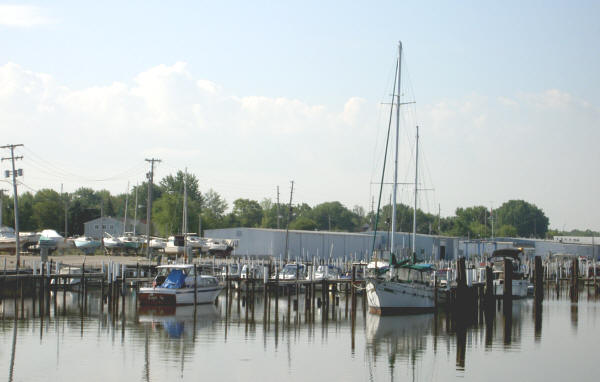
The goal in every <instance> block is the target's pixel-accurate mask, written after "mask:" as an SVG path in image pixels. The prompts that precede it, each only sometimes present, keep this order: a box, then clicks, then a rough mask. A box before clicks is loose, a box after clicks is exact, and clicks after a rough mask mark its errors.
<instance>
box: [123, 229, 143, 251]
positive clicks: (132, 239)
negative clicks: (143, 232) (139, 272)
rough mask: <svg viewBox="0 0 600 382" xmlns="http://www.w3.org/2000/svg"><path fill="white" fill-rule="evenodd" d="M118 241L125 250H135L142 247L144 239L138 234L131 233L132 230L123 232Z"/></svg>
mask: <svg viewBox="0 0 600 382" xmlns="http://www.w3.org/2000/svg"><path fill="white" fill-rule="evenodd" d="M119 241H120V242H121V243H122V244H123V248H124V249H125V250H126V251H137V250H138V249H140V248H142V244H143V243H144V240H142V239H141V238H140V237H139V236H136V235H134V234H133V232H125V234H124V235H123V236H120V237H119Z"/></svg>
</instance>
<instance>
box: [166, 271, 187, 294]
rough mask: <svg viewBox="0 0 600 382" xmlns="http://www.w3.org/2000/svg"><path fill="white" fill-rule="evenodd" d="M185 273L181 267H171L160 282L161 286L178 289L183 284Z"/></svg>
mask: <svg viewBox="0 0 600 382" xmlns="http://www.w3.org/2000/svg"><path fill="white" fill-rule="evenodd" d="M185 278H186V275H185V273H183V270H181V269H173V270H172V271H171V273H169V275H168V276H167V278H166V279H165V282H163V283H162V284H161V286H160V287H161V288H169V289H179V288H181V287H183V285H184V284H185Z"/></svg>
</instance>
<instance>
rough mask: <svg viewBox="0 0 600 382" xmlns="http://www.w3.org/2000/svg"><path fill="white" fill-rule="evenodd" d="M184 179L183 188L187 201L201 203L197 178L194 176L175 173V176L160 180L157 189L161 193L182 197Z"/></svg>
mask: <svg viewBox="0 0 600 382" xmlns="http://www.w3.org/2000/svg"><path fill="white" fill-rule="evenodd" d="M184 178H185V188H186V192H187V197H188V200H194V201H198V202H202V194H201V193H200V188H199V186H198V178H197V177H196V176H195V175H194V174H190V173H187V174H186V173H185V172H183V171H181V170H180V171H177V174H175V175H167V176H165V177H164V178H162V179H161V181H160V184H159V187H160V188H161V191H162V192H166V193H178V194H181V195H183V183H184V182H183V180H184Z"/></svg>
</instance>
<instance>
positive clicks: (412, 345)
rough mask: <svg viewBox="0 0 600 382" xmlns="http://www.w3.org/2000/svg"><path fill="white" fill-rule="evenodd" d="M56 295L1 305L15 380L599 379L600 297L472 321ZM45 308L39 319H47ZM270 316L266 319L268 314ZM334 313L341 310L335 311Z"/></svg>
mask: <svg viewBox="0 0 600 382" xmlns="http://www.w3.org/2000/svg"><path fill="white" fill-rule="evenodd" d="M64 293H66V294H65V296H63V292H62V291H60V292H57V298H56V299H54V298H52V299H50V300H49V301H45V307H44V304H42V305H40V304H39V301H35V300H33V299H24V300H22V301H21V300H19V299H17V300H14V299H4V300H3V301H2V303H1V312H0V315H1V316H2V317H1V319H0V330H1V333H2V334H1V336H0V341H1V346H0V370H1V375H2V378H6V380H8V381H59V380H60V381H77V382H80V381H86V382H87V381H193V380H209V381H251V382H252V381H282V380H289V381H393V380H397V381H399V380H411V381H447V380H454V379H459V380H469V381H507V380H517V381H545V382H546V381H564V380H572V381H596V380H598V376H599V375H600V362H598V345H599V344H600V318H599V317H600V316H599V313H600V303H599V302H598V300H596V298H595V296H594V294H593V292H590V294H589V295H588V294H587V293H582V295H581V296H580V300H579V302H578V303H571V302H570V301H569V299H568V296H560V297H557V296H556V295H555V294H552V295H548V296H547V297H546V299H545V300H544V301H543V303H542V305H541V308H536V307H535V306H534V302H533V300H531V299H525V300H519V301H515V302H513V306H512V311H511V312H510V313H505V311H504V309H500V307H498V308H496V307H494V309H493V310H492V313H488V314H487V315H484V314H483V313H480V314H477V317H473V319H472V320H471V321H470V322H468V323H467V322H465V321H464V319H461V320H457V319H453V317H452V316H451V315H450V314H448V313H445V312H444V311H440V312H438V313H436V314H433V313H432V314H425V315H423V314H422V315H407V316H392V317H379V316H376V315H372V314H370V313H368V312H366V311H364V310H363V308H362V301H361V300H360V297H359V303H358V306H359V310H358V311H357V314H356V318H355V319H354V320H353V319H352V313H351V311H350V312H349V309H346V305H345V304H346V300H345V297H344V295H341V296H340V297H339V305H337V306H335V307H334V308H333V309H332V308H331V307H330V308H329V309H328V314H327V317H325V314H324V312H321V309H320V308H316V309H315V311H314V313H312V314H311V313H310V311H309V312H307V311H306V310H305V309H304V305H303V304H304V300H303V298H302V294H301V295H300V296H301V298H300V303H299V304H298V309H294V308H295V306H294V304H293V298H295V295H294V297H293V298H292V300H291V301H292V304H291V305H292V306H290V305H288V301H290V300H288V298H287V297H286V296H280V298H279V301H278V310H277V314H275V313H276V312H275V303H274V301H272V300H271V301H270V304H268V305H269V309H265V305H264V301H263V297H262V294H259V297H258V298H256V301H255V304H254V309H252V308H251V307H250V306H247V305H246V299H245V297H243V296H240V297H238V295H237V294H236V293H233V295H232V296H231V297H229V296H227V295H226V294H225V292H223V293H222V294H221V296H220V297H219V299H218V300H217V303H216V304H214V305H212V304H211V305H202V306H198V307H196V309H195V308H194V307H193V306H184V307H177V308H162V309H145V308H140V307H138V306H136V298H135V291H128V292H127V294H126V296H125V299H124V301H125V309H122V306H120V307H119V310H118V311H114V310H113V311H112V312H111V310H110V309H108V306H107V304H104V305H102V304H101V301H102V300H101V298H100V296H99V292H94V291H92V292H90V293H89V294H88V295H87V298H86V301H83V299H82V298H81V295H80V294H78V293H77V292H64ZM40 306H41V307H42V312H43V314H42V316H40V315H39V312H40ZM265 312H267V314H268V317H269V318H268V319H267V318H265V317H266V316H265ZM332 312H333V313H332Z"/></svg>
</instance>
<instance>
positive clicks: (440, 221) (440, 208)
mask: <svg viewBox="0 0 600 382" xmlns="http://www.w3.org/2000/svg"><path fill="white" fill-rule="evenodd" d="M441 224H442V205H441V203H438V235H441V234H442V228H441Z"/></svg>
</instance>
